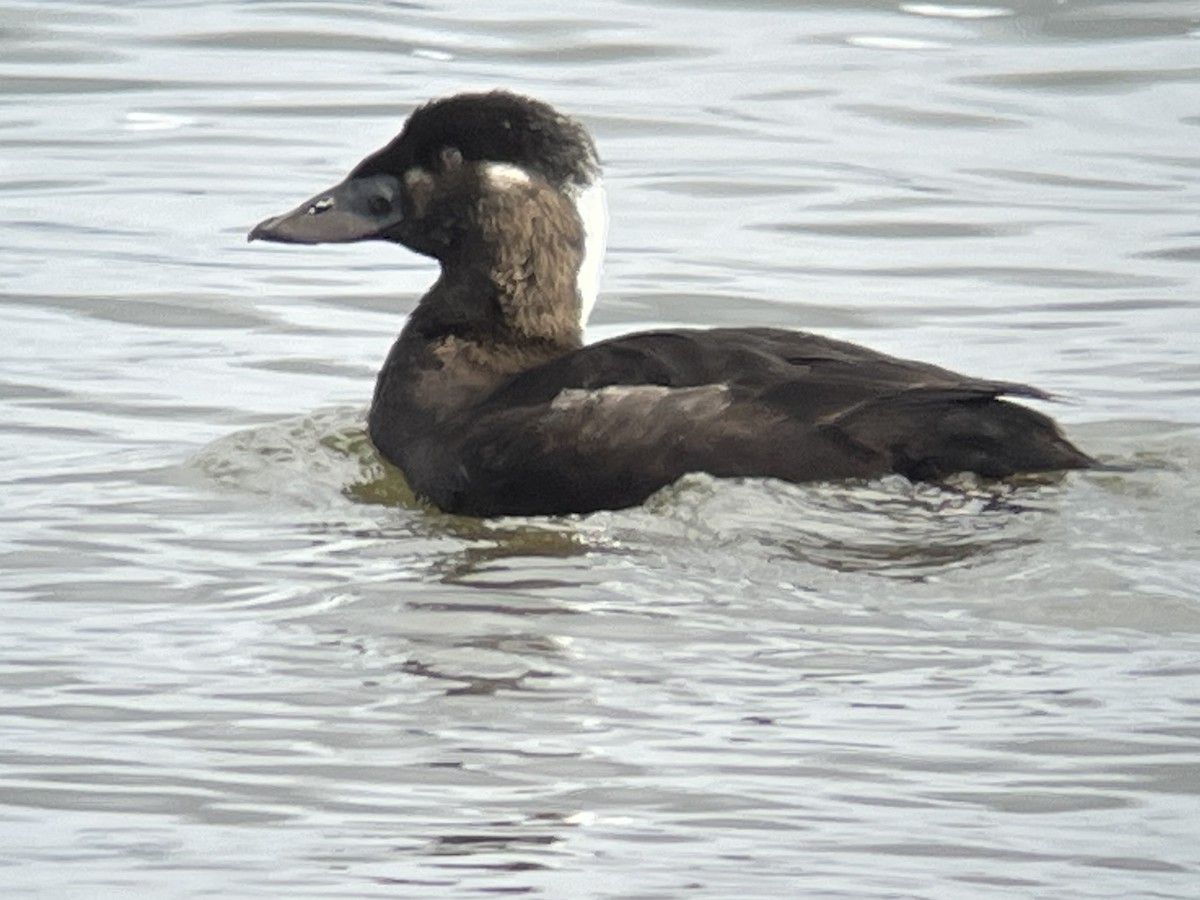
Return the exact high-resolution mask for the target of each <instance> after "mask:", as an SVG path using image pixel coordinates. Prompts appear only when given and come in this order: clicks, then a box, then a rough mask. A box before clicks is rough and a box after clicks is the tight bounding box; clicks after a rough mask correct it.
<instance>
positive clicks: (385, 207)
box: [367, 196, 392, 216]
mask: <svg viewBox="0 0 1200 900" xmlns="http://www.w3.org/2000/svg"><path fill="white" fill-rule="evenodd" d="M367 208H368V209H370V210H371V215H373V216H386V215H387V214H388V213H390V212H391V211H392V201H391V200H389V199H388V198H387V197H379V196H375V197H372V198H371V199H370V200H369V201H367Z"/></svg>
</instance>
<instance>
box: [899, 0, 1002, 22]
mask: <svg viewBox="0 0 1200 900" xmlns="http://www.w3.org/2000/svg"><path fill="white" fill-rule="evenodd" d="M900 9H901V11H902V12H906V13H909V14H911V15H914V16H928V17H930V18H942V19H996V18H1000V17H1001V16H1011V15H1012V14H1013V11H1012V10H1011V9H1008V8H1007V7H1003V6H947V5H943V4H941V3H903V4H901V6H900Z"/></svg>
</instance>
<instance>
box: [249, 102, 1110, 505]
mask: <svg viewBox="0 0 1200 900" xmlns="http://www.w3.org/2000/svg"><path fill="white" fill-rule="evenodd" d="M597 172H598V164H597V161H596V157H595V151H594V149H593V148H592V145H591V142H590V139H589V138H588V137H587V134H586V132H585V131H583V129H582V128H581V127H580V126H579V125H578V124H577V123H575V122H573V121H572V120H570V119H567V118H565V117H563V116H561V115H560V114H558V113H557V112H555V111H554V110H553V109H551V108H550V107H548V106H546V105H545V104H541V103H538V102H537V101H533V100H529V99H527V98H522V97H517V96H516V95H512V94H505V93H499V92H497V93H493V94H481V95H460V96H458V97H453V98H449V99H447V100H443V101H437V102H435V103H431V104H429V105H427V106H425V107H422V108H421V109H420V110H418V111H417V112H416V113H414V115H413V116H412V118H410V120H409V122H408V123H407V124H406V126H405V128H404V130H403V131H402V132H401V134H400V135H399V136H398V137H397V139H396V140H395V141H393V142H392V143H391V144H389V145H388V147H386V148H384V149H383V150H382V151H380V152H379V153H377V154H374V155H372V156H371V157H368V158H367V159H366V160H364V161H363V162H362V163H360V164H359V166H358V167H357V168H356V169H355V171H354V172H353V173H352V174H351V176H350V177H349V178H348V179H347V180H346V181H345V182H343V183H342V184H340V185H338V186H337V187H335V188H333V189H332V190H330V191H328V192H326V193H325V194H323V195H318V196H317V197H315V198H313V200H311V201H309V202H307V203H305V204H302V205H301V206H300V207H298V208H297V209H296V210H295V211H294V212H292V213H289V214H286V215H284V216H279V217H276V218H274V219H270V220H267V221H266V222H263V223H262V224H260V225H259V226H258V227H257V228H256V229H255V230H254V231H253V232H251V238H252V239H253V238H263V239H267V240H277V241H291V242H300V243H313V242H319V241H329V240H333V241H344V240H366V239H381V240H390V241H394V242H397V243H401V244H404V245H405V246H407V247H409V248H411V249H414V250H416V251H418V252H421V253H425V254H427V255H429V256H433V257H434V258H436V259H437V260H438V261H439V262H440V263H441V267H442V272H441V276H440V277H439V279H438V280H437V282H436V283H435V284H434V285H433V287H432V288H431V289H430V291H429V292H428V293H427V294H426V295H425V297H423V298H422V300H421V302H420V304H419V305H418V307H417V309H416V310H415V311H414V312H413V314H412V316H411V318H410V319H409V321H408V323H407V324H406V325H405V327H404V329H403V331H402V332H401V334H400V337H399V338H398V339H397V341H396V343H395V345H394V346H393V348H392V351H391V353H390V354H389V356H388V359H387V361H386V363H385V364H384V367H383V369H382V371H381V372H380V374H379V379H378V382H377V384H376V390H375V398H374V401H373V403H372V407H371V413H370V418H369V428H370V434H371V438H372V440H373V441H374V443H375V445H376V446H377V447H378V448H379V450H380V452H381V453H382V454H383V455H384V456H385V457H387V458H388V459H390V460H391V461H392V462H393V463H395V464H396V465H397V466H399V467H400V469H402V470H403V471H404V473H405V475H406V477H407V478H408V480H409V482H410V484H411V486H412V488H413V489H414V491H416V492H417V493H418V494H420V495H422V496H424V497H426V498H428V499H429V500H430V501H432V502H433V503H434V504H435V505H437V506H438V507H439V508H441V509H443V510H446V511H450V512H460V513H466V514H470V515H484V516H486V515H497V514H554V513H569V512H588V511H591V510H596V509H606V508H620V507H624V506H630V505H633V504H636V503H640V502H641V501H643V500H644V499H646V497H648V496H649V495H650V494H651V493H653V492H654V491H656V490H658V489H659V488H662V487H664V486H666V485H668V484H670V483H671V482H673V481H675V480H676V479H677V478H679V477H680V476H681V475H684V474H686V473H688V472H708V473H710V474H713V475H716V476H766V477H776V478H782V479H786V480H788V481H796V482H800V481H818V480H831V479H845V478H871V477H875V476H879V475H883V474H886V473H892V472H895V473H899V474H902V475H905V476H908V477H909V478H913V479H939V478H944V477H945V476H948V475H951V474H953V473H956V472H960V471H971V472H976V473H978V474H980V475H982V476H985V477H988V478H1005V477H1008V476H1010V475H1013V474H1016V473H1019V472H1033V471H1047V470H1059V469H1072V468H1082V467H1086V466H1088V465H1090V464H1091V462H1092V461H1091V459H1090V458H1089V457H1088V456H1087V455H1086V454H1084V453H1083V452H1082V451H1080V450H1078V449H1077V448H1076V447H1074V446H1073V445H1072V444H1071V443H1070V442H1069V441H1068V440H1067V439H1066V438H1064V437H1063V436H1062V434H1061V433H1060V432H1059V430H1058V428H1057V427H1056V426H1055V424H1054V423H1053V421H1052V420H1051V419H1049V418H1048V417H1047V416H1045V415H1043V414H1041V413H1039V412H1036V411H1034V410H1032V409H1029V408H1028V407H1025V406H1021V405H1018V404H1015V403H1011V402H1009V401H1008V400H1005V399H1003V398H1004V396H1005V395H1009V396H1015V397H1026V398H1034V399H1049V398H1048V397H1047V395H1045V394H1044V393H1043V392H1041V391H1039V390H1037V389H1035V388H1032V387H1028V386H1026V385H1020V384H1013V383H1007V382H997V381H988V380H984V379H978V378H971V377H968V376H964V375H959V374H957V373H954V372H951V371H948V370H946V369H942V368H938V367H937V366H932V365H929V364H927V363H921V362H914V361H909V360H903V359H898V358H895V357H891V356H887V355H885V354H882V353H877V352H875V351H873V350H869V349H867V348H864V347H859V346H857V345H855V344H850V343H846V342H842V341H835V340H830V339H828V338H823V337H820V336H817V335H812V334H807V333H804V332H795V331H787V330H782V329H768V328H721V329H712V330H684V329H681V330H673V331H658V332H646V333H641V334H634V335H628V336H625V337H619V338H615V339H612V340H608V341H603V342H601V343H598V344H594V345H591V346H587V347H584V346H582V331H581V324H580V321H579V319H580V312H581V296H580V290H579V287H578V279H577V276H579V274H580V267H581V264H582V263H583V260H584V257H585V244H586V239H587V237H588V235H587V234H586V228H585V223H584V222H583V221H582V219H581V217H580V215H579V212H578V208H577V205H576V202H575V201H576V200H577V199H578V196H579V192H580V191H581V190H582V189H583V188H586V187H587V186H589V185H590V184H592V182H593V179H594V178H595V176H596V174H597Z"/></svg>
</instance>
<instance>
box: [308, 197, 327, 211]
mask: <svg viewBox="0 0 1200 900" xmlns="http://www.w3.org/2000/svg"><path fill="white" fill-rule="evenodd" d="M332 206H333V198H332V197H322V198H321V199H320V200H318V201H317V202H316V203H314V204H313V205H312V206H310V207H309V208H308V209H307V210H306V212H307V213H308V215H310V216H318V215H320V214H321V213H323V212H325V210H327V209H330V208H331V207H332Z"/></svg>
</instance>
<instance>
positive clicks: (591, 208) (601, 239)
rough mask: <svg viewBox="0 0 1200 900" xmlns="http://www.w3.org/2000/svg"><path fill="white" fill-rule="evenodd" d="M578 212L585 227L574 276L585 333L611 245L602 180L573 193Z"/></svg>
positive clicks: (580, 319)
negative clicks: (580, 258)
mask: <svg viewBox="0 0 1200 900" xmlns="http://www.w3.org/2000/svg"><path fill="white" fill-rule="evenodd" d="M573 193H574V199H575V211H576V212H577V213H578V214H579V221H580V222H582V223H583V259H582V261H580V263H579V274H578V275H576V276H575V289H576V290H577V291H578V292H579V304H580V307H579V327H580V328H581V329H582V328H583V327H584V326H585V325H586V324H587V320H588V316H590V315H591V314H592V309H594V308H595V306H596V299H597V298H598V297H599V296H600V275H601V273H602V272H603V270H604V250H605V247H606V246H607V245H608V197H607V195H606V194H605V192H604V181H603V179H601V178H600V176H598V175H597V176H596V179H595V180H594V181H593V182H592V183H591V184H589V185H588V186H587V187H585V188H582V189H576V190H575V191H574V192H573Z"/></svg>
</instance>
